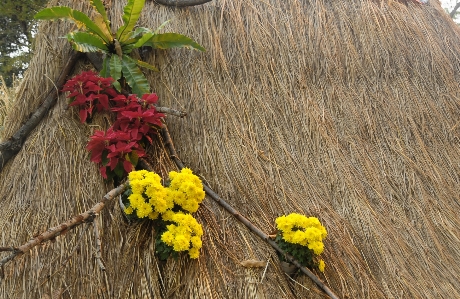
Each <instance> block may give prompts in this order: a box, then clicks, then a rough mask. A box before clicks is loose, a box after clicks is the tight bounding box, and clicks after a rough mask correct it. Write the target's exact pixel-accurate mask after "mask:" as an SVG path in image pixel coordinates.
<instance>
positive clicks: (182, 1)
mask: <svg viewBox="0 0 460 299" xmlns="http://www.w3.org/2000/svg"><path fill="white" fill-rule="evenodd" d="M153 1H154V2H155V3H158V4H161V5H165V6H174V7H187V6H195V5H201V4H205V3H207V2H211V0H153Z"/></svg>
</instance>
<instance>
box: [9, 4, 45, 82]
mask: <svg viewBox="0 0 460 299" xmlns="http://www.w3.org/2000/svg"><path fill="white" fill-rule="evenodd" d="M46 2H47V1H46V0H24V1H17V0H3V1H2V2H1V10H0V75H2V76H3V78H4V79H5V83H6V85H7V87H11V86H12V84H13V81H14V78H18V77H19V78H20V77H21V76H22V74H23V73H24V71H25V70H26V69H27V67H28V63H29V61H30V58H31V57H32V54H33V42H34V36H33V32H34V31H35V30H36V21H35V20H34V19H33V15H34V14H35V13H36V11H37V10H38V9H40V8H41V7H43V6H44V5H45V4H46Z"/></svg>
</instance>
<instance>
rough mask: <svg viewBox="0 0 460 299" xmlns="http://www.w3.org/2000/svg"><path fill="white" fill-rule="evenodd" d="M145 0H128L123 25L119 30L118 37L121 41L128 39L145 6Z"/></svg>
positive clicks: (124, 10)
mask: <svg viewBox="0 0 460 299" xmlns="http://www.w3.org/2000/svg"><path fill="white" fill-rule="evenodd" d="M144 4H145V0H128V3H127V4H126V6H125V8H124V9H123V22H124V23H123V26H121V27H120V28H119V29H118V31H117V39H118V40H119V41H120V43H122V42H124V41H126V40H127V39H128V38H129V37H130V35H131V31H132V30H133V29H134V26H135V25H136V23H137V20H138V19H139V16H140V15H141V11H142V8H144Z"/></svg>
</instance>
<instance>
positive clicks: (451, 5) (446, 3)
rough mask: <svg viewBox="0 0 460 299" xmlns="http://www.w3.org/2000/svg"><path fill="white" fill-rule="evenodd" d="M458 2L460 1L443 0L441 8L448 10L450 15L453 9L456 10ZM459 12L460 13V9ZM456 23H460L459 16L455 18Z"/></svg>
mask: <svg viewBox="0 0 460 299" xmlns="http://www.w3.org/2000/svg"><path fill="white" fill-rule="evenodd" d="M457 2H460V0H441V6H442V7H444V8H446V9H447V10H448V11H449V13H450V12H451V11H452V9H454V6H455V4H457ZM458 11H460V9H459V10H458ZM455 21H456V22H457V23H460V16H459V15H457V17H456V18H455Z"/></svg>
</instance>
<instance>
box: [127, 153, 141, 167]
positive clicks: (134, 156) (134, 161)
mask: <svg viewBox="0 0 460 299" xmlns="http://www.w3.org/2000/svg"><path fill="white" fill-rule="evenodd" d="M129 161H130V162H131V164H133V166H134V167H136V165H137V162H139V156H138V155H137V152H136V151H132V152H131V153H129Z"/></svg>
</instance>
